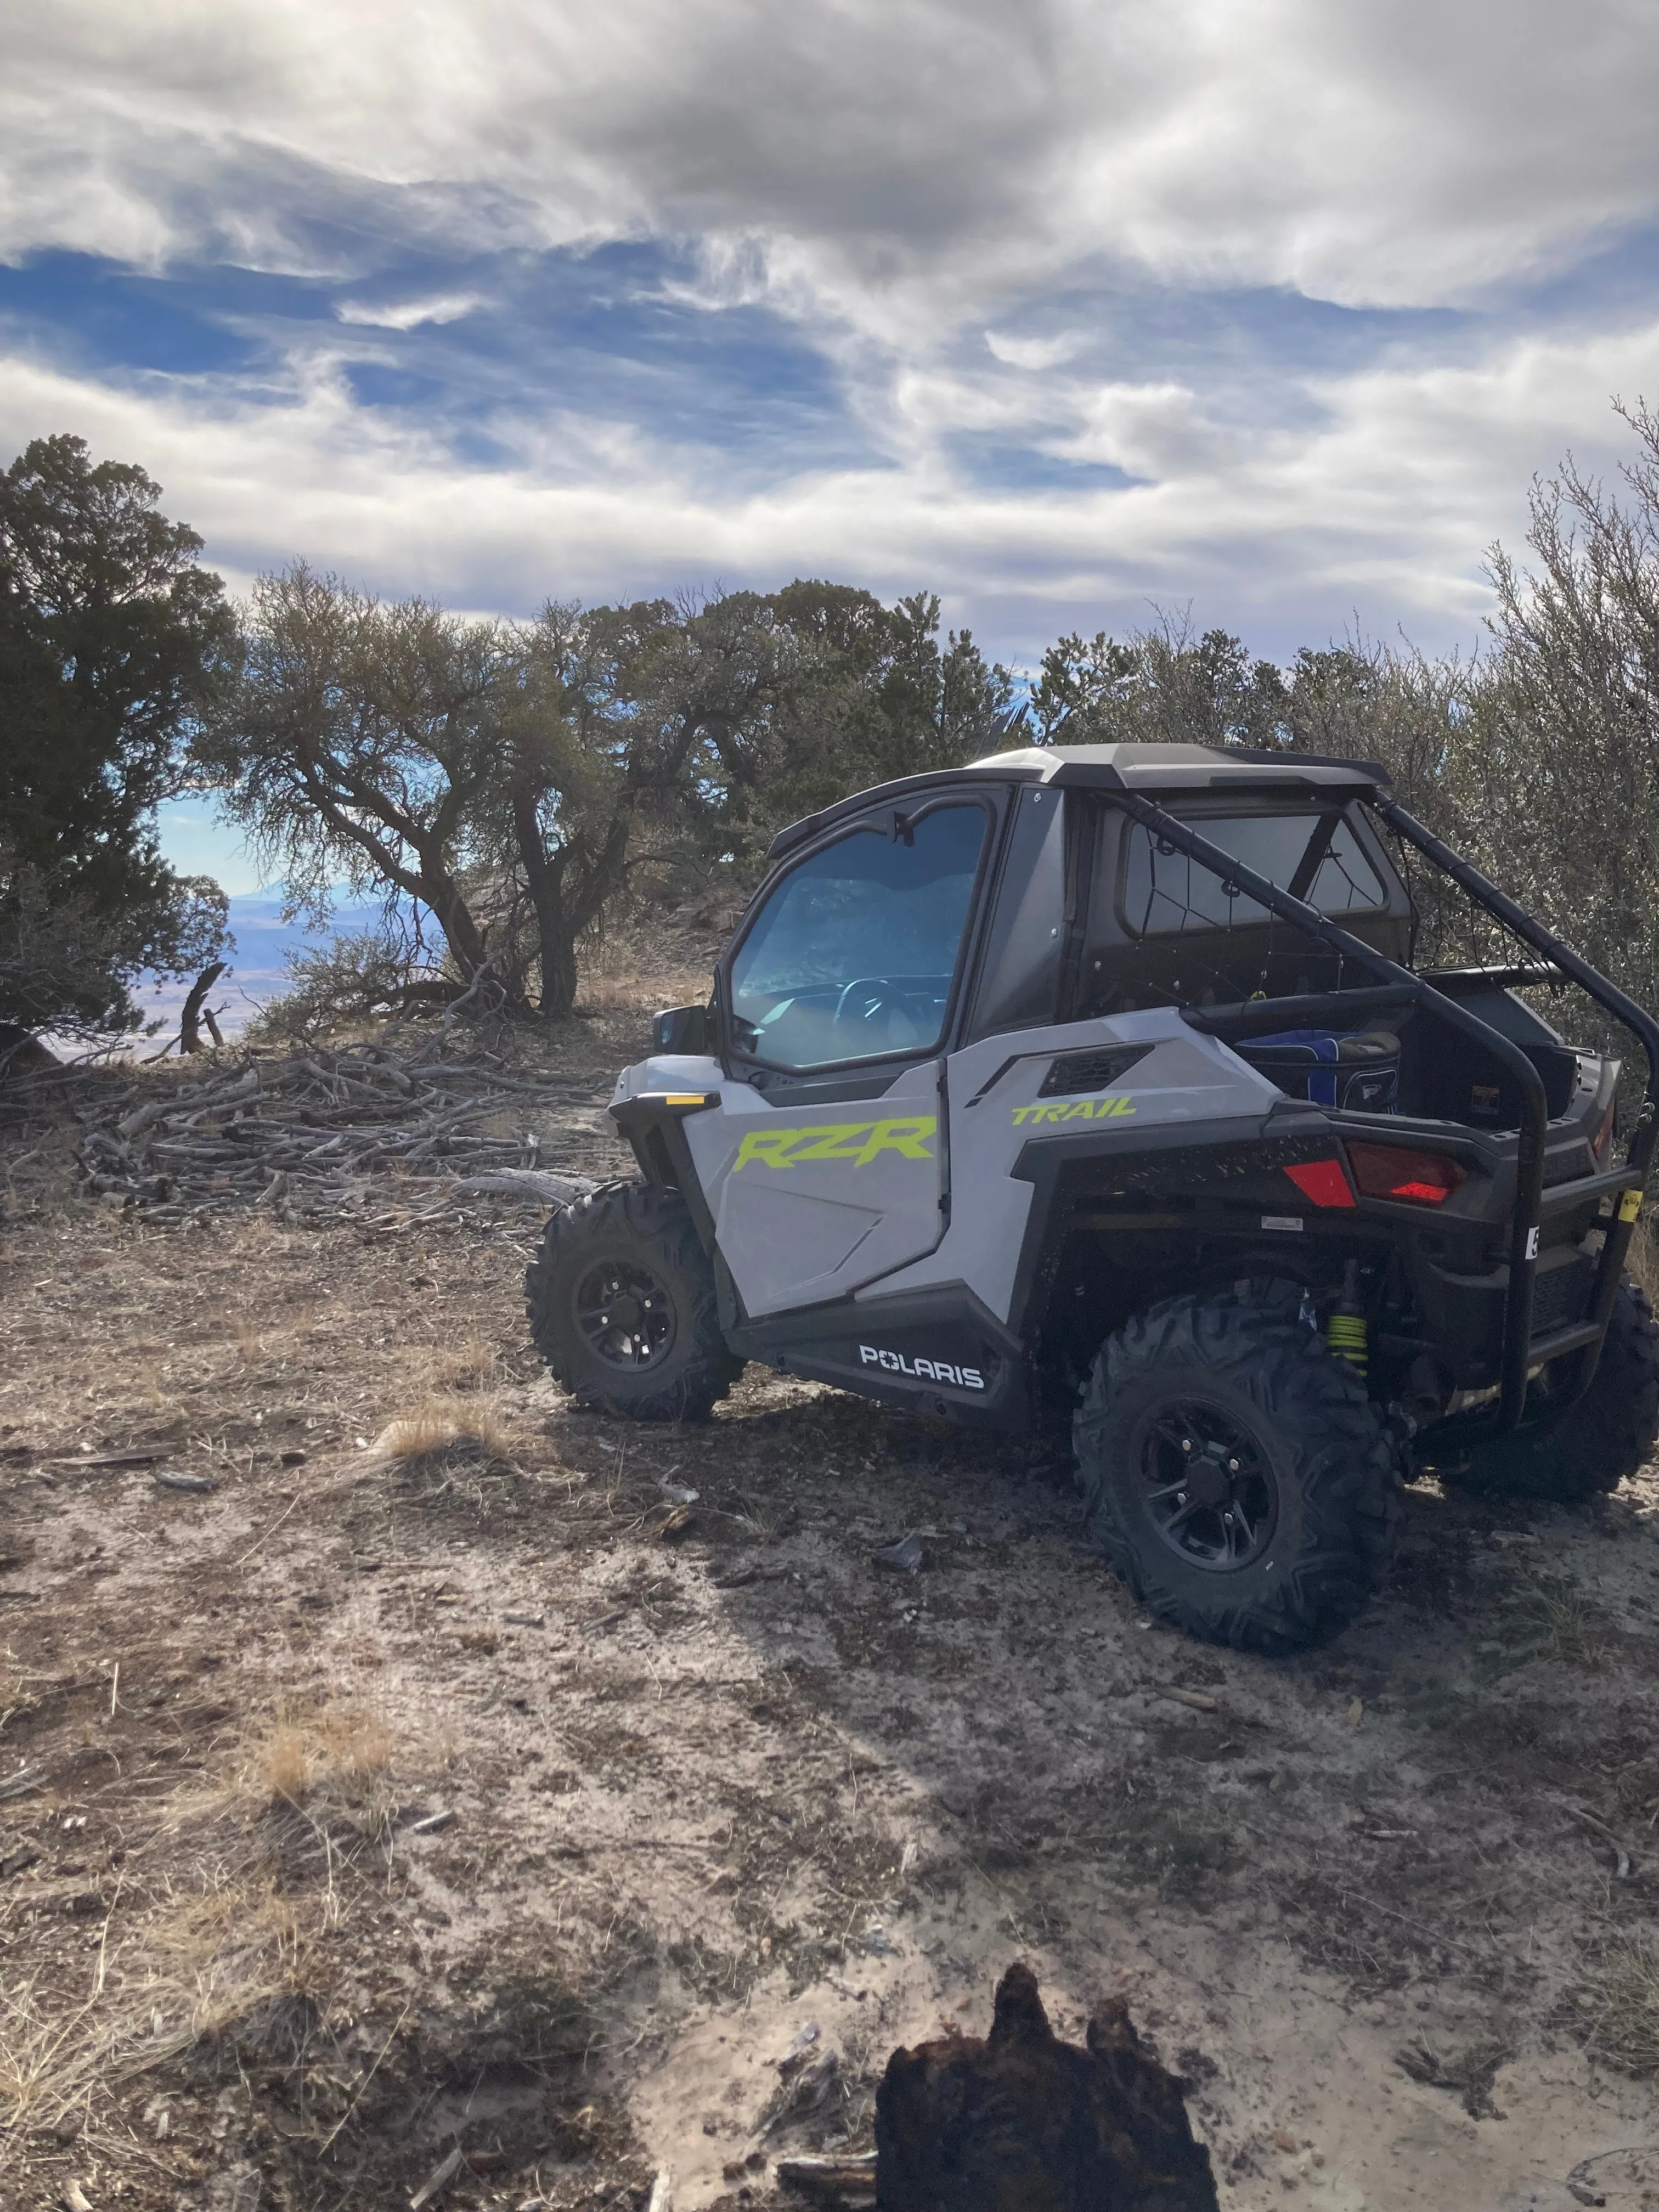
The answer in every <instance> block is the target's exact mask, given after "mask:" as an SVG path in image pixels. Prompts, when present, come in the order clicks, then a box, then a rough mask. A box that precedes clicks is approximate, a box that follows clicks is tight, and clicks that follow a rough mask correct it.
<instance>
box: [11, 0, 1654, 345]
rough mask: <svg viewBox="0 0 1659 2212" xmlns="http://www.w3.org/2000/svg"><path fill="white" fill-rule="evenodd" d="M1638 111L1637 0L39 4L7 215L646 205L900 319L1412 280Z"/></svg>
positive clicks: (1588, 209) (589, 217) (20, 243)
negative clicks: (1003, 307) (1033, 298)
mask: <svg viewBox="0 0 1659 2212" xmlns="http://www.w3.org/2000/svg"><path fill="white" fill-rule="evenodd" d="M1656 108H1659V39H1656V38H1655V37H1654V35H1653V22H1652V15H1651V10H1650V7H1649V6H1648V5H1647V4H1646V0H1577V5H1576V6H1574V7H1572V8H1565V7H1563V6H1562V5H1561V4H1560V0H1447V4H1445V5H1443V6H1440V7H1437V8H1434V9H1428V8H1425V6H1423V5H1422V4H1421V0H1346V4H1344V5H1342V6H1340V7H1333V6H1332V5H1331V4H1330V0H1106V3H1105V4H1103V0H826V4H823V5H821V6H819V7H817V8H811V9H779V8H777V7H776V6H775V5H773V4H770V0H705V4H703V5H702V6H701V7H699V8H696V9H687V8H685V7H684V6H683V5H682V4H681V0H611V5H609V6H607V7H605V8H603V9H601V8H597V7H595V6H594V5H593V4H592V0H534V4H532V0H466V4H465V5H463V4H462V0H426V3H425V4H424V5H420V6H416V7H413V8H411V7H410V6H408V5H405V4H401V0H398V4H394V0H360V4H358V5H356V6H354V7H352V8H349V9H341V8H339V7H338V6H337V5H332V4H325V0H158V4H157V5H155V6H152V7H149V8H146V9H143V10H142V11H134V10H133V9H131V7H129V6H125V5H123V4H122V0H58V5H56V6H54V7H52V8H50V9H46V8H37V9H16V10H15V11H14V15H13V19H12V21H11V24H10V26H9V32H8V52H7V71H6V88H5V91H4V94H3V104H0V142H3V143H4V144H5V145H6V147H7V149H8V153H7V157H6V163H5V167H6V171H7V184H6V187H5V196H4V199H3V203H0V250H3V251H8V252H12V253H14V254H15V253H19V252H24V251H26V250H27V249H29V248H32V247H35V246H46V245H60V246H70V247H74V248H76V249H77V250H82V251H88V252H115V253H117V254H119V255H122V256H125V257H127V258H136V259H143V260H147V261H149V262H152V263H154V262H157V261H159V260H161V259H162V258H165V257H166V256H167V254H168V253H169V252H182V253H191V252H203V251H206V252H216V251H221V250H222V249H223V248H224V246H226V244H227V242H229V243H231V244H233V245H234V246H235V247H236V248H237V250H238V252H240V255H241V256H243V257H244V258H251V259H253V260H257V261H259V262H261V263H262V264H264V265H270V266H282V267H293V266H297V265H300V264H301V263H304V262H306V261H307V256H309V257H310V258H311V259H312V260H313V261H314V260H315V259H316V258H318V257H319V256H324V257H328V256H332V257H335V258H337V259H341V260H349V258H350V255H351V252H352V251H353V248H352V247H351V246H350V245H349V242H343V240H346V239H347V235H348V234H349V232H350V231H351V228H352V226H353V225H354V224H356V225H357V226H359V227H360V229H361V228H362V227H364V226H366V227H367V228H368V230H370V231H372V230H374V229H375V228H382V229H384V230H391V231H399V230H403V231H407V230H411V229H412V230H414V231H416V232H418V233H419V234H421V235H422V236H423V237H429V238H434V239H436V238H444V239H447V240H450V241H451V242H453V243H459V244H465V245H474V246H476V245H479V244H482V243H485V242H488V243H491V244H502V243H509V242H515V241H516V242H520V243H529V244H547V243H552V242H569V241H573V240H576V241H591V240H596V239H599V238H606V237H621V236H633V235H639V234H644V233H647V232H654V233H658V234H674V235H678V236H682V237H688V238H695V239H698V240H703V241H705V242H706V244H707V245H708V249H709V251H710V252H711V254H712V255H714V257H715V258H720V257H722V256H723V257H725V258H727V259H730V258H732V256H736V257H737V258H738V259H739V260H744V261H746V262H747V263H749V264H751V265H759V266H761V267H763V269H764V270H765V271H766V281H767V282H768V283H769V285H770V286H772V287H773V288H774V289H775V295H776V296H779V297H787V298H793V299H794V300H796V301H799V302H801V303H802V304H803V305H805V306H807V307H810V309H811V312H813V313H817V314H818V315H820V316H824V317H829V318H831V319H843V320H847V321H849V322H851V323H853V324H854V325H857V326H858V327H860V328H861V329H864V330H866V331H871V332H876V333H879V334H881V335H882V336H884V337H887V338H888V339H890V340H893V341H896V342H905V343H915V342H916V341H917V340H918V338H919V337H920V336H921V334H922V333H923V332H925V331H927V330H929V329H933V330H937V329H938V328H939V325H940V324H941V322H948V323H951V324H958V323H960V322H961V321H962V320H963V319H967V318H970V317H977V318H978V319H980V320H981V321H984V320H987V319H990V320H994V319H996V315H997V310H998V307H999V303H1001V302H1006V301H1013V300H1016V299H1018V298H1019V297H1021V296H1023V295H1027V294H1029V293H1030V292H1031V291H1032V290H1033V289H1042V288H1044V287H1052V286H1054V284H1056V283H1060V282H1061V281H1063V280H1064V279H1066V276H1067V275H1068V273H1069V272H1073V271H1075V270H1078V269H1079V268H1082V267H1084V266H1085V265H1087V264H1090V263H1091V262H1092V261H1095V260H1097V259H1098V258H1100V257H1106V258H1108V259H1110V260H1115V261H1117V262H1125V261H1127V262H1129V263H1133V264H1138V265H1139V266H1140V267H1142V268H1144V269H1146V270H1150V271H1152V272H1153V273H1154V274H1155V275H1157V276H1160V277H1164V278H1174V279H1177V280H1179V281H1182V282H1203V283H1229V284H1253V285H1259V284H1267V285H1273V284H1280V285H1289V286H1294V287H1297V288H1298V289H1302V290H1304V291H1306V292H1308V293H1310V294H1312V295H1318V296H1321V297H1324V298H1328V299H1335V300H1341V301H1350V302H1354V301H1367V302H1380V303H1383V304H1387V305H1400V304H1406V303H1416V304H1420V303H1425V302H1444V301H1458V300H1465V299H1468V298H1470V297H1472V296H1475V295H1480V293H1481V292H1482V291H1483V290H1484V289H1485V288H1486V287H1487V286H1489V285H1490V284H1492V283H1493V282H1494V281H1502V280H1504V279H1505V278H1509V277H1512V276H1516V275H1517V274H1519V275H1528V274H1531V273H1534V272H1536V271H1537V270H1541V269H1542V268H1546V267H1548V266H1552V265H1555V264H1559V263H1560V262H1561V261H1562V260H1563V258H1564V257H1568V256H1571V254H1573V253H1575V252H1577V251H1579V250H1580V249H1581V248H1582V246H1583V242H1584V241H1585V240H1591V239H1594V238H1596V237H1599V236H1601V235H1603V234H1607V232H1609V231H1610V230H1613V229H1616V228H1618V227H1620V226H1621V225H1626V224H1629V223H1632V222H1641V221H1644V220H1647V219H1650V217H1651V216H1652V215H1653V213H1654V210H1655V207H1656V202H1659V132H1656V131H1654V129H1653V127H1652V117H1653V115H1654V113H1655V112H1656ZM331 211H332V212H335V213H338V214H340V215H342V216H345V217H349V221H346V222H342V223H340V224H336V225H333V226H331V228H329V229H328V231H327V234H326V237H327V242H326V244H319V243H318V242H317V241H318V238H319V236H321V235H322V233H321V232H319V230H318V228H317V224H316V221H315V219H316V218H319V217H322V216H327V215H328V214H329V213H330V212H331Z"/></svg>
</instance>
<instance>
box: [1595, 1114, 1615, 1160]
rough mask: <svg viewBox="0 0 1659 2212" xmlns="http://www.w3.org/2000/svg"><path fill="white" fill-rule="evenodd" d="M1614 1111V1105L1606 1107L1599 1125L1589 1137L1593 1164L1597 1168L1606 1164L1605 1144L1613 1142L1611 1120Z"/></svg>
mask: <svg viewBox="0 0 1659 2212" xmlns="http://www.w3.org/2000/svg"><path fill="white" fill-rule="evenodd" d="M1616 1111H1617V1108H1616V1107H1615V1106H1609V1107H1608V1109H1607V1112H1606V1113H1605V1114H1604V1115H1602V1116H1601V1127H1600V1128H1599V1129H1598V1130H1597V1131H1596V1133H1595V1135H1594V1136H1593V1137H1592V1138H1591V1139H1590V1150H1591V1152H1593V1153H1594V1154H1595V1164H1596V1166H1597V1167H1598V1168H1599V1167H1605V1166H1606V1164H1607V1146H1609V1145H1610V1144H1611V1143H1612V1142H1613V1115H1614V1114H1615V1112H1616Z"/></svg>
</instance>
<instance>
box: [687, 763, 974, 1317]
mask: <svg viewBox="0 0 1659 2212" xmlns="http://www.w3.org/2000/svg"><path fill="white" fill-rule="evenodd" d="M992 823H993V814H992V808H991V806H990V805H989V804H988V803H987V802H985V801H982V800H981V799H978V798H966V799H963V798H957V797H956V796H955V795H954V794H953V795H952V796H951V798H950V799H944V800H940V801H935V802H933V803H932V804H927V805H923V806H921V807H919V808H918V809H917V810H916V811H915V812H914V813H911V814H908V815H907V814H905V813H904V812H903V811H897V810H895V809H894V808H892V807H888V808H885V809H884V810H883V811H880V812H879V813H878V814H872V815H871V816H869V817H865V818H863V819H860V820H858V821H856V822H854V823H852V824H851V825H849V826H848V828H847V829H843V830H841V831H840V832H838V833H837V834H836V835H835V836H832V837H830V838H829V839H827V840H826V841H825V842H823V844H821V845H819V846H817V848H815V849H813V850H811V851H809V852H808V853H806V854H805V855H804V856H803V857H802V858H801V859H800V860H798V861H797V862H796V863H795V864H794V866H793V867H791V868H790V869H789V870H788V871H787V872H786V873H785V874H783V875H781V877H780V878H778V880H777V881H776V882H775V884H773V885H772V886H771V888H770V889H769V890H768V891H767V892H766V894H765V895H764V896H763V898H762V899H761V900H760V901H759V902H757V906H756V907H755V908H754V910H753V912H752V913H751V914H750V916H749V918H748V921H747V922H746V923H745V926H744V930H743V932H742V934H741V935H740V936H739V938H738V940H737V942H736V944H735V945H733V947H732V951H731V952H730V953H729V954H728V955H727V957H726V963H725V964H724V967H723V969H722V973H721V987H720V1004H721V1016H720V1018H721V1024H722V1028H723V1031H724V1034H723V1036H722V1038H721V1045H722V1054H723V1059H724V1062H725V1066H726V1071H727V1079H726V1081H725V1082H724V1083H723V1084H722V1085H721V1091H720V1106H719V1107H718V1109H713V1110H711V1111H708V1112H706V1113H702V1114H695V1115H691V1116H690V1118H689V1119H688V1121H687V1122H686V1124H685V1132H686V1138H687V1141H688V1142H689V1144H690V1148H691V1156H692V1160H693V1163H694V1164H695V1165H696V1170H697V1178H698V1181H699V1182H700V1183H701V1184H702V1189H703V1192H704V1194H705V1196H706V1198H707V1200H708V1206H709V1209H710V1211H711V1212H712V1213H713V1214H714V1233H715V1241H716V1243H717V1244H718V1245H719V1248H720V1254H721V1256H722V1257H723V1258H724V1260H725V1261H726V1266H727V1267H728V1268H729V1269H730V1270H731V1273H732V1279H733V1280H734V1282H735V1283H736V1284H737V1286H738V1291H739V1292H740V1293H741V1295H742V1297H743V1302H744V1307H745V1309H746V1310H747V1311H748V1312H749V1313H750V1315H751V1316H754V1317H756V1318H757V1319H758V1318H759V1317H760V1316H763V1315H765V1314H774V1313H780V1312H783V1311H787V1310H789V1309H790V1308H793V1307H797V1306H805V1305H813V1304H818V1303H820V1302H821V1301H823V1300H824V1299H828V1298H836V1297H842V1296H843V1295H844V1294H845V1293H846V1292H848V1291H854V1290H856V1289H858V1288H860V1286H861V1285H864V1284H866V1283H869V1282H872V1281H874V1280H875V1279H876V1278H877V1277H878V1276H880V1275H884V1274H886V1273H890V1271H891V1270H892V1269H893V1268H895V1267H903V1266H905V1265H906V1264H907V1263H908V1262H909V1261H913V1260H916V1259H920V1258H921V1256H922V1255H924V1254H925V1253H927V1252H931V1251H932V1250H933V1247H934V1246H935V1245H936V1244H937V1243H938V1242H939V1237H940V1236H941V1235H942V1233H943V1231H944V1226H945V1204H946V1200H947V1193H948V1187H949V1185H948V1177H949V1164H948V1160H947V1158H946V1148H945V1117H944V1115H943V1113H942V1110H941V1095H940V1081H941V1062H940V1057H939V1054H940V1048H941V1046H942V1044H943V1042H944V1039H945V1031H946V1026H947V1024H948V1022H949V1019H950V1016H951V1005H952V1001H953V1000H954V998H955V996H956V993H957V986H958V979H959V975H960V971H961V968H962V965H963V951H964V944H965V940H966V938H967V934H968V926H969V918H970V916H971V915H972V914H973V913H974V911H975V884H976V883H977V881H978V878H979V876H980V873H981V868H982V866H983V862H984V855H985V852H986V849H987V845H988V843H989V841H990V831H991V828H992Z"/></svg>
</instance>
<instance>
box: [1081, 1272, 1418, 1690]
mask: <svg viewBox="0 0 1659 2212" xmlns="http://www.w3.org/2000/svg"><path fill="white" fill-rule="evenodd" d="M1298 1304H1299V1300H1297V1299H1296V1298H1294V1297H1290V1298H1286V1297H1279V1296H1275V1295H1274V1294H1273V1293H1272V1292H1268V1293H1267V1294H1266V1295H1261V1296H1258V1295H1250V1296H1241V1295H1239V1294H1237V1293H1236V1292H1235V1293H1231V1294H1229V1295H1227V1296H1225V1297H1215V1298H1208V1299H1205V1300H1202V1301H1200V1300H1199V1299H1196V1298H1170V1299H1169V1300H1167V1301H1165V1302H1164V1304H1160V1305H1156V1306H1154V1307H1152V1309H1151V1310H1150V1311H1148V1312H1146V1313H1145V1314H1142V1315H1139V1316H1137V1317H1136V1318H1135V1319H1134V1320H1133V1321H1131V1322H1127V1323H1126V1324H1125V1326H1124V1327H1123V1328H1121V1329H1119V1330H1118V1332H1117V1334H1115V1336H1111V1337H1109V1338H1108V1339H1107V1340H1106V1342H1105V1343H1104V1344H1103V1346H1101V1349H1100V1352H1099V1354H1098V1356H1097V1358H1096V1360H1095V1363H1094V1365H1093V1367H1092V1368H1091V1370H1090V1376H1089V1380H1088V1383H1086V1385H1085V1389H1084V1394H1083V1402H1082V1405H1081V1407H1079V1411H1078V1413H1077V1415H1076V1417H1075V1419H1074V1420H1073V1444H1074V1446H1075V1449H1076V1452H1077V1458H1078V1467H1079V1478H1080V1480H1081V1482H1082V1486H1083V1491H1084V1498H1085V1516H1086V1520H1087V1524H1088V1528H1089V1532H1090V1534H1091V1536H1092V1537H1093V1538H1094V1540H1095V1541H1096V1542H1097V1544H1098V1545H1099V1547H1100V1548H1101V1550H1102V1551H1103V1553H1105V1555H1106V1558H1107V1560H1108V1562H1109V1565H1111V1567H1112V1570H1113V1571H1114V1572H1115V1574H1117V1575H1118V1576H1119V1577H1121V1579H1122V1580H1123V1581H1124V1582H1126V1583H1127V1584H1128V1586H1129V1588H1130V1589H1131V1590H1132V1591H1133V1593H1134V1595H1135V1596H1136V1597H1137V1598H1139V1600H1140V1601H1141V1602H1142V1603H1143V1604H1144V1605H1145V1606H1146V1607H1147V1609H1148V1611H1149V1612H1151V1613H1153V1614H1155V1615H1156V1616H1157V1617H1158V1619H1160V1620H1165V1621H1168V1622H1170V1624H1171V1625H1173V1626H1176V1627H1180V1628H1184V1629H1185V1630H1186V1631H1187V1632H1188V1634H1189V1635H1192V1636H1197V1637H1200V1638H1203V1639H1204V1641H1205V1642H1206V1643H1210V1644H1231V1645H1232V1646H1233V1647H1234V1648H1235V1649H1237V1650H1247V1651H1261V1652H1266V1653H1268V1654H1273V1655H1277V1654H1281V1653H1285V1652H1289V1651H1294V1650H1300V1649H1301V1648H1303V1647H1304V1646H1305V1645H1307V1644H1316V1643H1319V1642H1321V1641H1322V1640H1323V1639H1324V1638H1327V1637H1328V1636H1331V1635H1334V1633H1335V1632H1336V1631H1337V1630H1338V1629H1340V1628H1342V1627H1344V1626H1346V1624H1347V1623H1348V1622H1349V1621H1351V1620H1352V1619H1353V1618H1354V1616H1355V1614H1356V1613H1358V1612H1359V1611H1360V1609H1361V1608H1362V1607H1364V1605H1365V1604H1366V1602H1367V1601H1369V1600H1370V1598H1371V1597H1372V1596H1373V1595H1375V1594H1376V1589H1377V1588H1378V1586H1379V1585H1380V1584H1381V1583H1382V1581H1383V1576H1384V1574H1385V1573H1386V1571H1387V1570H1388V1565H1389V1558H1390V1556H1391V1555H1392V1553H1393V1548H1394V1537H1395V1525H1396V1523H1397V1522H1398V1520H1399V1516H1400V1502H1401V1470H1400V1468H1399V1466H1398V1463H1397V1461H1396V1455H1395V1450H1394V1449H1393V1446H1392V1445H1391V1444H1390V1443H1389V1437H1388V1435H1387V1432H1386V1431H1385V1430H1384V1428H1383V1423H1382V1421H1381V1419H1379V1417H1378V1415H1377V1413H1376V1409H1375V1407H1373V1406H1372V1405H1371V1403H1370V1400H1369V1399H1368V1398H1367V1397H1366V1395H1365V1391H1364V1385H1363V1384H1362V1383H1360V1381H1359V1379H1358V1376H1356V1375H1355V1373H1354V1372H1353V1370H1352V1368H1351V1367H1349V1366H1348V1365H1347V1364H1346V1362H1345V1361H1343V1360H1340V1359H1337V1358H1334V1356H1333V1355H1332V1354H1331V1353H1330V1352H1328V1350H1327V1349H1326V1347H1325V1345H1324V1343H1323V1341H1322V1339H1321V1338H1320V1336H1319V1335H1318V1334H1317V1333H1316V1331H1315V1330H1313V1329H1311V1328H1309V1327H1308V1326H1307V1324H1306V1323H1305V1322H1303V1321H1302V1320H1301V1319H1300V1318H1299V1317H1298V1315H1297V1305H1298ZM1229 1470H1233V1472H1231V1473H1230V1472H1229ZM1194 1471H1195V1474H1194ZM1182 1484H1185V1485H1187V1487H1185V1488H1182V1487H1181V1485H1182ZM1190 1498H1200V1499H1201V1500H1207V1501H1208V1502H1200V1504H1192V1503H1189V1502H1188V1501H1189V1499H1190ZM1228 1516H1234V1517H1233V1518H1232V1519H1231V1520H1230V1519H1229V1518H1228ZM1246 1532H1248V1539H1249V1541H1246Z"/></svg>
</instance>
